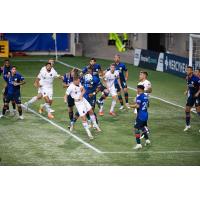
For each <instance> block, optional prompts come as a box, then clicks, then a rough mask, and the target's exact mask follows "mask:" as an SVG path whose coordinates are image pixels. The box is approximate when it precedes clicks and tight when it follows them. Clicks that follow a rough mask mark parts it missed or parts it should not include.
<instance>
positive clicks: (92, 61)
mask: <svg viewBox="0 0 200 200" xmlns="http://www.w3.org/2000/svg"><path fill="white" fill-rule="evenodd" d="M95 64H96V59H95V58H91V59H90V65H92V66H93V65H95Z"/></svg>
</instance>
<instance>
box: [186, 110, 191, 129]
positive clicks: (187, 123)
mask: <svg viewBox="0 0 200 200" xmlns="http://www.w3.org/2000/svg"><path fill="white" fill-rule="evenodd" d="M185 122H186V125H187V126H189V125H190V112H185Z"/></svg>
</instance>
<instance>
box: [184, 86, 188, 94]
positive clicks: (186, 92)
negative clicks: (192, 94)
mask: <svg viewBox="0 0 200 200" xmlns="http://www.w3.org/2000/svg"><path fill="white" fill-rule="evenodd" d="M188 90H189V89H188V87H187V88H186V90H185V92H184V95H187V94H188Z"/></svg>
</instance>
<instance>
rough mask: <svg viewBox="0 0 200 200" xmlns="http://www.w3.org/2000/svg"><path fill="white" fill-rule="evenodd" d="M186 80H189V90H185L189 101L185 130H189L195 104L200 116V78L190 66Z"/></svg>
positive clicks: (186, 110) (186, 109)
mask: <svg viewBox="0 0 200 200" xmlns="http://www.w3.org/2000/svg"><path fill="white" fill-rule="evenodd" d="M186 73H187V76H186V81H187V90H186V91H185V95H187V97H188V98H187V103H186V107H185V115H186V117H185V121H186V126H185V128H184V131H188V130H189V129H190V128H191V126H190V112H191V108H192V107H193V106H194V105H195V107H196V111H197V114H198V116H199V117H200V101H199V96H200V79H199V78H198V77H197V76H196V75H195V74H194V73H193V68H192V67H191V66H188V67H187V69H186Z"/></svg>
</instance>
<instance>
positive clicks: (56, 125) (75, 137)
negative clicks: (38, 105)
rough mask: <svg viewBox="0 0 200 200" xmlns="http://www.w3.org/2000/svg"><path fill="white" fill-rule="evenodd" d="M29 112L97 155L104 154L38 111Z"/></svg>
mask: <svg viewBox="0 0 200 200" xmlns="http://www.w3.org/2000/svg"><path fill="white" fill-rule="evenodd" d="M22 107H23V108H25V109H26V106H24V105H23V104H22ZM28 111H30V112H31V113H33V114H35V115H36V116H38V117H40V118H42V119H43V120H45V121H47V122H49V123H50V124H51V125H53V126H55V127H57V128H58V129H60V130H62V131H63V132H65V133H67V134H68V135H70V136H71V137H73V138H74V139H76V140H77V141H79V142H80V143H82V144H84V145H85V146H86V147H88V148H90V149H92V150H93V151H95V152H96V153H102V151H101V150H99V149H97V148H96V147H94V146H92V145H91V144H89V143H87V142H85V141H84V140H82V139H81V138H80V137H78V136H76V135H74V134H73V133H71V132H70V131H68V130H66V129H65V128H63V127H62V126H59V125H58V124H56V123H55V122H53V121H51V120H49V119H47V118H46V117H44V116H42V115H40V114H39V113H37V112H36V111H34V110H32V109H31V108H28Z"/></svg>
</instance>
